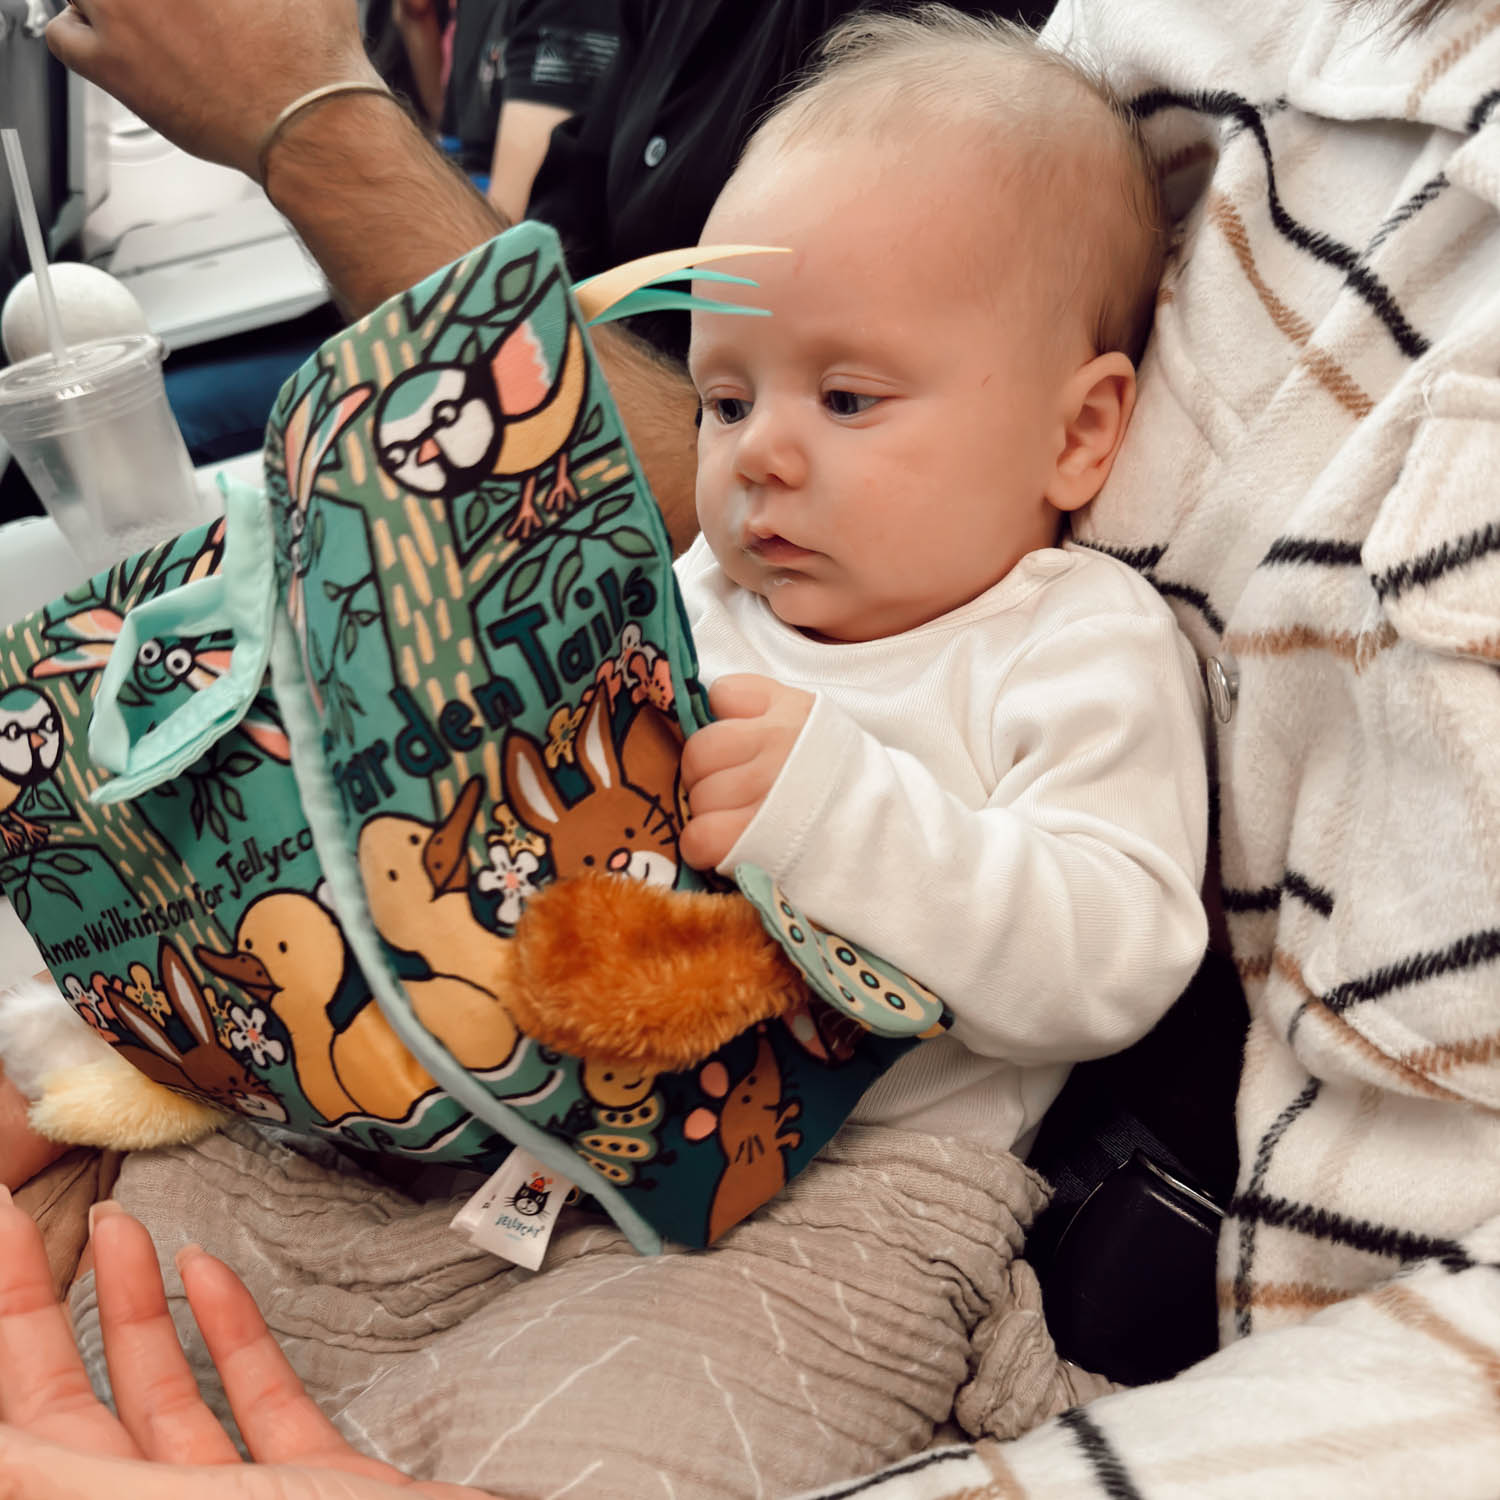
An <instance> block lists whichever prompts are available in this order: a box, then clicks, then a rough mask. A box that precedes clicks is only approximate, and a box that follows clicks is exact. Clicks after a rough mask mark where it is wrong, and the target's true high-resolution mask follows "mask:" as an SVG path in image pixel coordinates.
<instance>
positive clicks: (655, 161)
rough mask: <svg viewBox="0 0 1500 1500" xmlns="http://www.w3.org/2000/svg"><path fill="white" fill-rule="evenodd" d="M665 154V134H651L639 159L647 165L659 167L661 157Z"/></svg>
mask: <svg viewBox="0 0 1500 1500" xmlns="http://www.w3.org/2000/svg"><path fill="white" fill-rule="evenodd" d="M666 154H667V140H666V137H665V136H660V135H653V136H652V137H651V139H650V140H649V141H647V142H646V149H645V151H644V152H643V153H642V157H641V159H642V160H643V161H644V162H645V163H646V165H647V166H648V167H659V166H660V165H661V161H662V158H663V157H664V156H665V155H666Z"/></svg>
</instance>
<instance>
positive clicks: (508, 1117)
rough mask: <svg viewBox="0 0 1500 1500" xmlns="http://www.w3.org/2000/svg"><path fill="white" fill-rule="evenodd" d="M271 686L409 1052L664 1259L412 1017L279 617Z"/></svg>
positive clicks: (345, 897) (549, 1138)
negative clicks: (368, 901) (351, 844)
mask: <svg viewBox="0 0 1500 1500" xmlns="http://www.w3.org/2000/svg"><path fill="white" fill-rule="evenodd" d="M270 668H271V683H272V686H273V687H274V689H275V693H276V701H277V704H278V705H279V706H280V708H281V713H282V720H283V722H284V724H285V726H286V732H287V738H288V740H289V741H290V742H291V747H292V773H293V775H294V776H295V777H296V781H297V792H298V795H299V796H300V798H301V800H302V811H303V813H304V815H305V816H306V818H307V825H308V827H309V828H310V829H311V830H312V836H313V847H314V849H315V850H316V851H317V855H318V860H319V863H320V864H321V865H322V867H323V877H324V879H325V880H326V881H327V882H328V889H329V894H330V896H331V898H332V902H333V907H334V910H335V912H337V914H338V918H339V924H340V926H341V927H342V928H343V930H344V937H345V939H346V940H347V942H348V944H349V948H350V950H351V951H352V952H353V954H354V957H355V960H356V962H357V963H358V964H359V966H360V969H361V970H362V971H363V973H364V976H365V979H366V981H367V982H368V984H369V986H370V992H371V994H372V995H374V997H375V1003H376V1004H377V1005H378V1006H379V1007H380V1009H381V1012H382V1014H383V1015H384V1016H385V1018H386V1020H387V1021H389V1022H390V1023H391V1029H392V1030H393V1031H394V1032H395V1033H396V1035H397V1036H398V1037H399V1038H400V1039H401V1041H402V1043H403V1044H404V1045H405V1047H406V1049H407V1050H408V1051H409V1052H410V1053H411V1054H412V1056H413V1057H415V1058H416V1059H417V1061H418V1062H419V1063H421V1064H422V1066H423V1067H424V1068H426V1070H427V1071H428V1073H429V1074H431V1076H432V1077H433V1078H434V1079H435V1080H436V1081H437V1083H438V1084H439V1085H440V1086H441V1087H442V1088H443V1089H444V1090H445V1091H446V1092H447V1093H448V1094H450V1095H451V1096H452V1097H453V1098H454V1099H456V1100H457V1101H458V1102H459V1103H460V1104H462V1105H463V1107H464V1108H465V1109H467V1110H468V1111H469V1113H470V1114H472V1115H473V1116H474V1117H475V1118H476V1119H479V1120H482V1121H483V1122H484V1123H485V1124H486V1125H488V1126H490V1127H491V1128H492V1129H494V1130H497V1131H498V1132H499V1133H500V1134H501V1135H503V1136H504V1137H505V1138H506V1140H508V1141H510V1142H511V1143H512V1144H513V1145H516V1146H520V1147H521V1148H522V1149H523V1150H525V1151H529V1152H530V1153H531V1154H532V1155H533V1156H534V1157H536V1159H537V1160H538V1161H539V1162H541V1163H542V1164H543V1165H544V1166H547V1167H550V1168H552V1170H553V1171H554V1172H557V1173H558V1174H560V1175H561V1176H562V1177H565V1178H566V1179H567V1180H568V1181H569V1182H576V1183H578V1184H579V1186H580V1187H581V1188H582V1189H583V1191H585V1192H586V1193H588V1194H589V1195H590V1196H591V1197H593V1198H595V1199H596V1200H597V1201H598V1202H599V1203H600V1204H601V1205H602V1206H603V1208H604V1209H605V1211H606V1212H607V1213H608V1214H609V1216H610V1217H611V1218H612V1219H613V1220H614V1221H615V1223H616V1224H617V1225H619V1227H620V1229H621V1231H622V1232H623V1233H624V1235H625V1237H626V1238H627V1239H628V1240H629V1241H630V1243H631V1245H632V1246H633V1247H634V1248H635V1249H636V1250H637V1251H639V1252H640V1253H641V1254H642V1255H659V1254H661V1250H662V1240H661V1235H660V1234H658V1233H657V1231H656V1230H655V1229H653V1228H652V1227H651V1225H650V1224H648V1223H647V1222H646V1220H645V1219H644V1218H642V1217H641V1215H640V1214H639V1213H638V1212H637V1211H636V1210H635V1209H634V1208H632V1207H631V1205H630V1204H629V1203H628V1202H627V1201H626V1199H625V1197H624V1196H623V1194H621V1192H620V1190H619V1189H618V1188H617V1187H615V1186H614V1184H613V1183H610V1182H606V1181H605V1180H604V1178H603V1177H601V1176H599V1174H598V1173H596V1172H593V1171H592V1170H590V1168H589V1167H588V1166H587V1165H586V1163H584V1162H583V1161H582V1159H581V1158H580V1157H579V1156H578V1155H577V1154H576V1153H575V1152H574V1151H573V1150H572V1149H571V1148H570V1147H568V1146H567V1145H565V1144H564V1143H563V1142H562V1141H560V1140H558V1139H557V1137H556V1136H553V1135H549V1134H548V1133H547V1132H546V1131H544V1130H541V1129H539V1128H538V1127H537V1126H535V1125H533V1124H532V1123H531V1122H530V1121H529V1120H526V1119H523V1118H522V1117H521V1116H520V1115H519V1114H517V1113H516V1112H515V1111H514V1110H512V1109H509V1108H508V1107H507V1106H505V1105H504V1104H501V1103H500V1101H499V1100H498V1099H496V1098H494V1097H493V1096H492V1095H491V1094H490V1093H488V1092H487V1091H486V1090H485V1089H484V1087H483V1086H482V1085H480V1084H478V1083H476V1082H475V1081H474V1079H473V1078H471V1077H470V1076H469V1073H468V1070H467V1069H465V1068H464V1067H463V1066H462V1065H461V1064H460V1063H458V1062H457V1061H455V1059H454V1058H453V1056H452V1055H451V1054H450V1053H449V1052H448V1049H447V1048H446V1047H444V1046H443V1045H442V1043H441V1042H439V1041H438V1040H437V1039H436V1038H435V1037H434V1036H432V1034H431V1033H430V1032H428V1031H427V1030H426V1028H425V1027H423V1026H422V1025H421V1024H420V1023H419V1022H418V1021H417V1019H416V1017H415V1016H413V1015H412V1013H411V1005H410V1002H409V1001H408V1000H407V998H406V996H405V995H404V994H403V993H402V990H401V985H400V982H399V981H398V980H397V979H396V977H395V976H394V975H393V974H392V973H391V970H390V966H389V963H388V961H387V958H386V954H385V948H384V946H383V944H382V943H381V941H380V938H379V936H378V935H377V933H376V931H375V924H374V922H373V921H372V920H371V918H370V911H369V907H368V906H367V905H366V904H365V888H364V883H363V882H362V881H361V879H360V875H359V867H358V866H357V865H356V864H355V861H354V856H353V855H352V854H351V853H350V851H349V848H348V846H347V844H346V843H345V842H344V833H343V827H342V822H341V816H340V813H339V806H338V793H337V791H336V790H335V788H334V785H333V779H332V777H331V776H330V775H329V773H328V763H327V760H326V758H325V756H324V754H323V744H322V729H321V727H320V726H319V724H318V721H317V717H316V715H315V714H314V713H313V710H312V707H311V704H310V703H309V701H308V697H307V684H306V678H305V676H304V674H303V670H302V661H301V657H300V656H299V654H298V651H297V645H296V642H295V641H294V640H293V638H292V627H291V623H290V622H289V621H288V620H287V619H286V618H285V617H284V616H282V615H277V616H276V619H275V624H274V629H273V631H272V635H271V656H270Z"/></svg>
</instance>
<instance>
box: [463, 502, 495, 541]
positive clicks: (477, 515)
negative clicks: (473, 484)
mask: <svg viewBox="0 0 1500 1500" xmlns="http://www.w3.org/2000/svg"><path fill="white" fill-rule="evenodd" d="M489 510H490V507H489V503H488V502H487V501H486V500H485V498H484V496H483V495H475V496H474V498H473V499H472V500H470V501H469V503H468V504H467V505H466V506H464V534H465V535H466V536H477V535H478V534H479V532H480V531H482V530H483V529H484V523H485V520H486V518H487V517H488V515H489Z"/></svg>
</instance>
